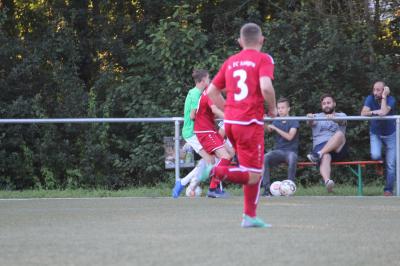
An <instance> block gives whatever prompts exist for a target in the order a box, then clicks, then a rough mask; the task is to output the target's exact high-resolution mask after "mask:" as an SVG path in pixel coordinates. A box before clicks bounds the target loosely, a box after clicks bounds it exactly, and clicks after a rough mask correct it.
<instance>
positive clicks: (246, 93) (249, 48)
mask: <svg viewBox="0 0 400 266" xmlns="http://www.w3.org/2000/svg"><path fill="white" fill-rule="evenodd" d="M263 43H264V37H263V35H262V33H261V28H260V27H259V26H258V25H257V24H254V23H247V24H245V25H243V26H242V28H241V29H240V38H239V44H240V46H241V47H242V51H240V52H239V53H237V54H234V55H232V56H231V57H229V58H228V59H227V60H226V61H225V62H224V64H223V65H222V67H221V68H220V70H219V71H218V74H217V75H216V76H215V78H214V79H213V81H212V83H211V84H210V86H209V87H208V89H207V94H208V96H209V97H210V98H211V100H212V101H213V102H214V104H215V105H216V106H217V107H218V108H220V109H221V110H224V123H225V132H226V135H227V137H228V139H229V140H230V141H231V142H232V144H233V147H234V149H235V151H236V154H237V157H238V161H239V166H238V167H237V166H236V167H235V166H230V165H229V164H230V162H229V161H228V160H225V159H222V160H221V162H220V163H219V164H218V165H217V166H216V167H213V168H212V167H208V169H207V171H205V174H207V173H208V172H209V171H210V177H213V176H214V177H216V178H218V179H220V180H221V181H223V180H228V181H230V182H233V183H237V184H242V185H243V192H244V211H243V212H244V213H243V219H242V224H241V226H242V227H269V226H270V225H269V224H266V223H264V222H263V221H262V220H261V219H260V218H258V217H257V216H256V209H257V204H258V198H259V194H260V182H261V173H262V170H263V160H264V119H263V118H264V101H265V102H266V103H267V105H268V114H267V115H268V116H269V117H275V116H276V114H277V111H276V101H275V90H274V87H273V85H272V80H273V78H274V61H273V59H272V57H271V56H270V55H268V54H266V53H262V52H260V51H261V48H262V46H263ZM223 89H225V91H226V101H225V100H224V99H223V98H222V97H221V91H222V90H223Z"/></svg>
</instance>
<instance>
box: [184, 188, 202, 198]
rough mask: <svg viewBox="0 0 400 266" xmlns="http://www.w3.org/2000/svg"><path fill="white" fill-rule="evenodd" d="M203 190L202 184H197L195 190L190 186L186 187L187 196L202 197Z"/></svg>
mask: <svg viewBox="0 0 400 266" xmlns="http://www.w3.org/2000/svg"><path fill="white" fill-rule="evenodd" d="M201 192H202V189H201V187H200V186H196V188H195V189H194V190H192V189H191V188H190V186H187V188H186V196H187V197H191V198H193V197H200V196H201Z"/></svg>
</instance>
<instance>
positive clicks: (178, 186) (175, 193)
mask: <svg viewBox="0 0 400 266" xmlns="http://www.w3.org/2000/svg"><path fill="white" fill-rule="evenodd" d="M183 188H184V186H182V183H181V181H180V180H177V181H175V186H174V188H173V189H172V197H174V198H175V199H176V198H177V197H179V195H180V194H181V191H182V189H183Z"/></svg>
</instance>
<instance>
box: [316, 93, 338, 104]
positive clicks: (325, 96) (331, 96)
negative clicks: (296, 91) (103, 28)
mask: <svg viewBox="0 0 400 266" xmlns="http://www.w3.org/2000/svg"><path fill="white" fill-rule="evenodd" d="M328 97H329V98H332V100H333V101H334V102H336V101H335V98H334V97H333V95H332V94H330V93H324V94H322V95H321V97H320V98H319V102H321V103H322V101H323V100H324V99H325V98H328Z"/></svg>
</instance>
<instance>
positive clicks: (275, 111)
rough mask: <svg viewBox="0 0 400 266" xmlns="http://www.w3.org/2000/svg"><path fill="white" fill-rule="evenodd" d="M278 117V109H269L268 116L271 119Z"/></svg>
mask: <svg viewBox="0 0 400 266" xmlns="http://www.w3.org/2000/svg"><path fill="white" fill-rule="evenodd" d="M277 115H278V111H277V110H276V107H274V108H272V109H269V110H268V116H269V117H272V118H273V117H276V116H277Z"/></svg>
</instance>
